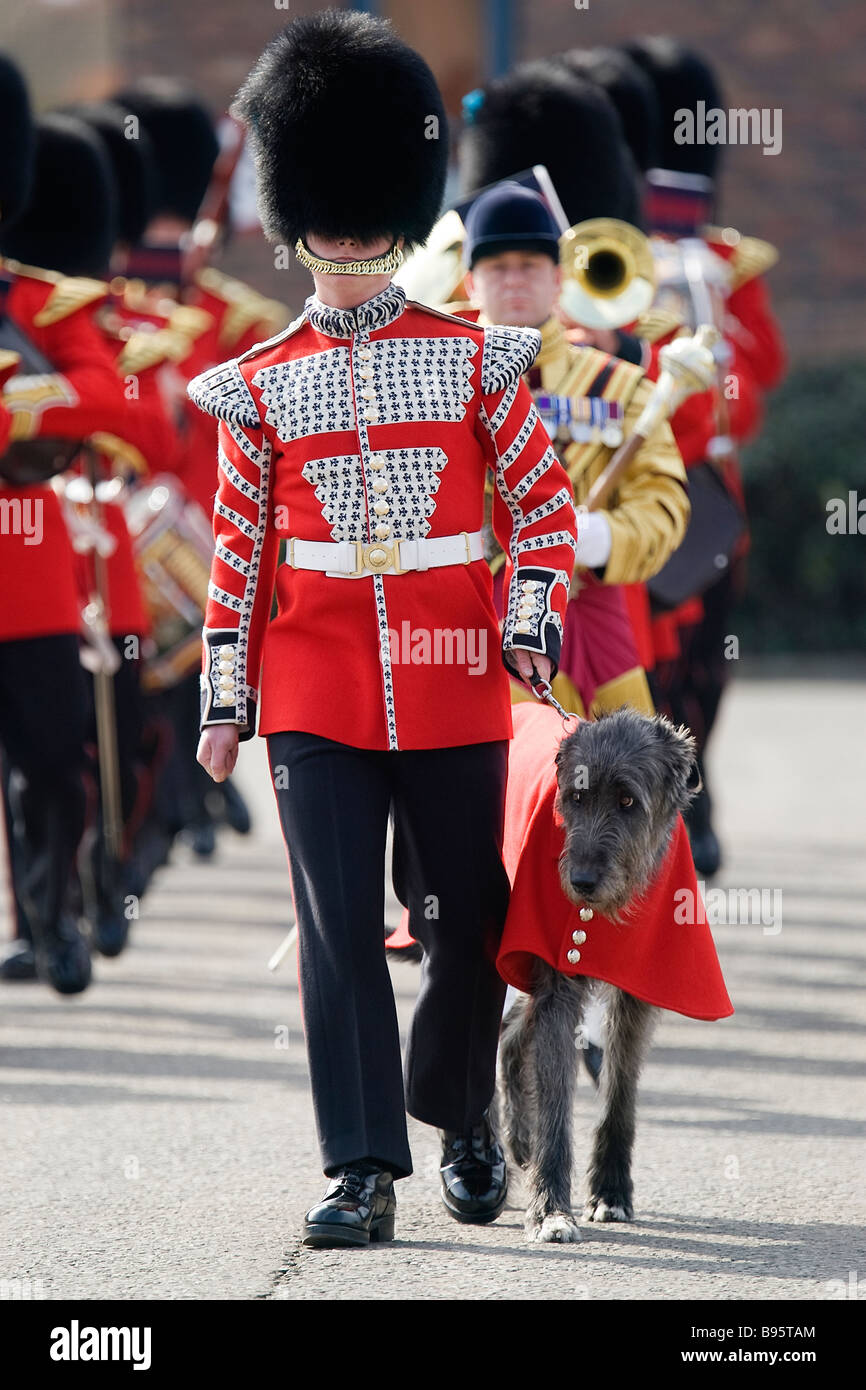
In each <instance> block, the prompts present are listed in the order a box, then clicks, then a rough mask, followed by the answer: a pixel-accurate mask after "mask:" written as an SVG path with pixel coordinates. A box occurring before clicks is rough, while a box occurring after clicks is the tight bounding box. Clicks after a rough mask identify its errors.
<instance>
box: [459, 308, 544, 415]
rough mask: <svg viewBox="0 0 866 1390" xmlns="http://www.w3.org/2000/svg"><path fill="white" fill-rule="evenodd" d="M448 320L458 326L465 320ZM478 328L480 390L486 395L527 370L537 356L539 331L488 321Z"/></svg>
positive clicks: (499, 389)
mask: <svg viewBox="0 0 866 1390" xmlns="http://www.w3.org/2000/svg"><path fill="white" fill-rule="evenodd" d="M442 317H443V318H447V317H450V316H449V315H442ZM451 322H452V323H459V324H461V326H462V325H463V324H464V323H465V320H461V319H451ZM481 331H482V332H483V334H484V353H483V356H482V358H481V390H482V391H483V392H484V394H485V396H489V395H492V394H493V393H494V392H495V391H501V390H502V389H503V387H505V386H510V385H511V383H512V382H513V381H516V380H517V378H518V377H520V376H522V375H523V373H524V372H526V371H528V370H529V368H530V367H531V366H532V364H533V362H534V361H535V359H536V357H537V356H538V350H539V348H540V347H541V334H540V333H539V331H538V329H537V328H506V327H503V326H502V325H501V324H492V325H491V326H490V327H488V328H484V329H482V330H481Z"/></svg>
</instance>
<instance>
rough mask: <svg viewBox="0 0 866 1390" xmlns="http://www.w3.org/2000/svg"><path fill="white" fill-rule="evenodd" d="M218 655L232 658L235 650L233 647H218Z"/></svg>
mask: <svg viewBox="0 0 866 1390" xmlns="http://www.w3.org/2000/svg"><path fill="white" fill-rule="evenodd" d="M219 654H220V656H223V657H229V656H234V654H235V649H234V647H229V646H225V647H220V651H219Z"/></svg>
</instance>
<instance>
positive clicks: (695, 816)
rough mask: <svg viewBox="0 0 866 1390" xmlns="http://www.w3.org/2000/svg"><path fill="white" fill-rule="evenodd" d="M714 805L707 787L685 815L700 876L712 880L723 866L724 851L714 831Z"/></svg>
mask: <svg viewBox="0 0 866 1390" xmlns="http://www.w3.org/2000/svg"><path fill="white" fill-rule="evenodd" d="M711 816H712V804H711V802H710V798H709V794H708V793H707V789H706V787H704V788H703V789H702V790H701V791H699V792H698V794H697V796H696V797H695V798H694V800H693V801H692V804H691V805H690V806H689V808H688V810H687V811H686V813H685V822H686V828H687V830H688V832H689V842H690V844H691V849H692V859H693V861H694V865H695V868H696V869H697V871H698V873H699V874H703V875H704V876H705V877H706V878H712V876H713V874H717V873H718V872H719V869H720V868H721V865H722V850H721V846H720V844H719V841H718V839H717V837H716V832H715V831H714V830H713V824H712V819H711Z"/></svg>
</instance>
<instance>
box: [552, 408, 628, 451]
mask: <svg viewBox="0 0 866 1390" xmlns="http://www.w3.org/2000/svg"><path fill="white" fill-rule="evenodd" d="M548 402H550V404H548ZM554 402H556V403H557V404H556V405H554V404H553V403H554ZM535 404H536V407H537V409H538V413H539V415H540V416H541V418H542V420H543V421H544V427H545V429H546V430H547V433H548V434H549V435H550V438H551V439H552V440H556V441H558V442H560V443H568V441H569V440H573V441H574V443H575V444H604V445H605V446H606V447H607V448H608V449H618V448H619V446H620V444H621V443H622V440H623V432H622V428H621V426H620V425H618V424H617V423H616V421H615V420H612V419H611V418H610V414H611V408H612V407H613V409H618V408H621V407H618V403H617V402H610V401H605V400H601V399H600V398H599V397H587V402H586V408H588V409H589V410H590V411H591V412H592V413H593V414H596V415H601V416H602V420H603V422H602V421H600V420H598V419H596V420H595V421H593V420H592V419H589V420H575V419H574V418H573V417H572V411H573V409H574V407H575V406H576V405H578V402H572V401H571V400H570V399H569V397H567V396H564V397H558V396H553V397H551V396H541V397H538V398H537V399H536V402H535ZM563 415H565V416H566V417H567V418H566V419H565V420H563V418H562V417H563Z"/></svg>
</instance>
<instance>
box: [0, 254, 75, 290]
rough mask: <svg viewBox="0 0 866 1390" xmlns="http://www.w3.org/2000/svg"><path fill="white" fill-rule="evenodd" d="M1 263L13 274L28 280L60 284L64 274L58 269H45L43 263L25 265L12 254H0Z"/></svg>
mask: <svg viewBox="0 0 866 1390" xmlns="http://www.w3.org/2000/svg"><path fill="white" fill-rule="evenodd" d="M0 265H2V266H3V267H4V269H5V270H8V271H9V273H10V274H11V275H20V276H23V277H24V278H25V279H28V280H43V281H44V282H45V283H46V284H48V285H58V284H59V283H60V281H61V280H62V279H63V276H62V275H60V274H59V273H58V271H56V270H45V269H44V267H43V266H41V265H24V263H23V262H22V261H16V260H14V259H13V258H12V257H11V256H8V257H7V256H0Z"/></svg>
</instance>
